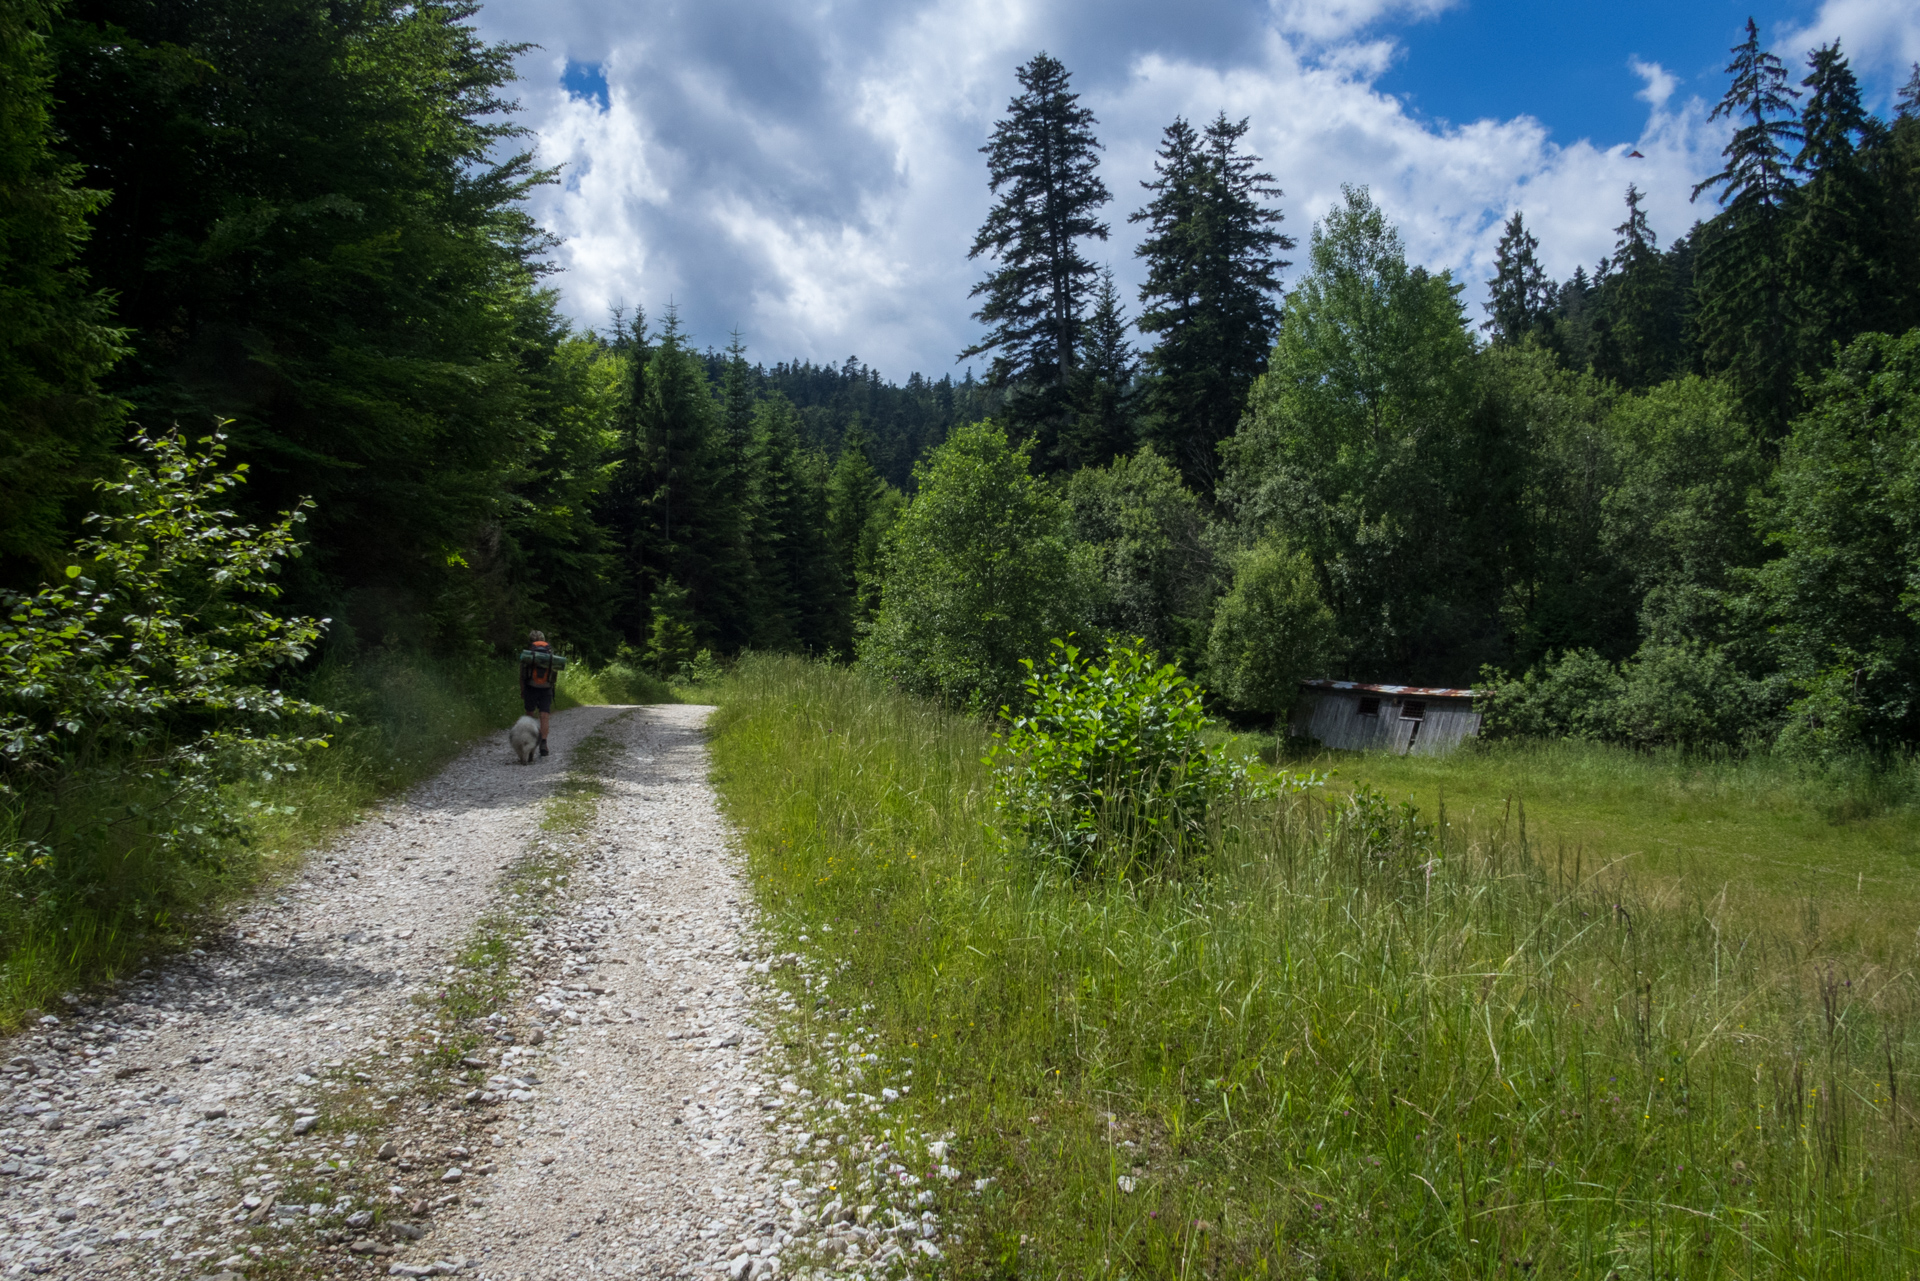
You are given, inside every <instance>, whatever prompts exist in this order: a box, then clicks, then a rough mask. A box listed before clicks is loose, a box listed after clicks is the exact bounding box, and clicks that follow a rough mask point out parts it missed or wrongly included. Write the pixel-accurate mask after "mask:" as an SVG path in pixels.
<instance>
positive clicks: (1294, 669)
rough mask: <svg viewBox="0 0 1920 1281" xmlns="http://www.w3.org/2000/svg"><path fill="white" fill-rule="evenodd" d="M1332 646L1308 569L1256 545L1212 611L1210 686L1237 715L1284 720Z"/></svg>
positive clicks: (1264, 544)
mask: <svg viewBox="0 0 1920 1281" xmlns="http://www.w3.org/2000/svg"><path fill="white" fill-rule="evenodd" d="M1333 640H1334V625H1333V611H1332V610H1330V609H1328V608H1327V606H1326V603H1325V602H1324V601H1322V600H1321V599H1320V587H1319V584H1318V583H1316V582H1315V581H1314V577H1313V565H1312V563H1311V562H1310V561H1308V560H1307V558H1306V557H1305V556H1304V555H1302V554H1301V553H1299V552H1297V551H1294V550H1293V549H1292V548H1290V547H1288V546H1287V545H1286V544H1285V543H1280V542H1272V541H1268V540H1264V539H1263V540H1262V541H1261V542H1259V543H1258V544H1256V545H1255V546H1254V547H1253V548H1252V549H1251V550H1249V551H1247V552H1244V553H1242V554H1241V556H1240V557H1239V559H1238V560H1237V561H1236V562H1235V564H1234V568H1233V588H1232V590H1230V591H1229V592H1228V593H1227V594H1226V596H1225V597H1224V598H1223V599H1222V600H1221V601H1220V604H1219V606H1218V607H1217V608H1216V609H1215V610H1214V614H1213V633H1212V635H1211V636H1210V637H1209V639H1208V642H1207V667H1208V669H1209V672H1210V675H1211V677H1212V680H1213V687H1214V689H1215V690H1216V691H1218V692H1219V693H1220V695H1221V696H1222V697H1223V698H1225V699H1226V700H1227V702H1228V703H1229V704H1230V705H1231V706H1233V707H1234V708H1236V709H1237V710H1239V711H1243V712H1250V713H1254V714H1257V715H1262V716H1285V715H1286V714H1287V712H1288V711H1290V710H1291V709H1292V707H1293V702H1294V699H1295V698H1296V697H1297V696H1298V695H1299V692H1300V681H1301V679H1302V678H1304V677H1307V676H1311V675H1313V674H1314V672H1315V671H1316V670H1318V669H1319V668H1320V666H1321V665H1322V664H1323V663H1324V662H1325V661H1326V659H1327V655H1328V651H1329V650H1330V649H1331V647H1332V645H1333Z"/></svg>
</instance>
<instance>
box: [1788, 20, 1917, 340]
mask: <svg viewBox="0 0 1920 1281" xmlns="http://www.w3.org/2000/svg"><path fill="white" fill-rule="evenodd" d="M1807 61H1808V67H1809V70H1808V74H1807V77H1806V79H1805V80H1803V81H1801V84H1802V85H1803V86H1804V87H1805V88H1806V90H1807V105H1806V109H1805V110H1804V111H1803V112H1802V113H1801V116H1800V124H1801V133H1802V137H1803V143H1802V146H1801V148H1800V154H1799V155H1798V156H1796V157H1795V158H1794V168H1795V169H1797V170H1798V171H1799V172H1800V173H1801V174H1803V175H1805V179H1806V181H1805V185H1804V186H1802V187H1801V189H1800V191H1799V193H1798V198H1797V199H1796V200H1795V201H1794V203H1793V208H1792V212H1793V217H1792V220H1791V224H1790V226H1789V229H1788V232H1787V236H1786V260H1787V272H1788V281H1789V283H1788V300H1789V305H1790V307H1791V316H1792V322H1793V327H1794V345H1795V348H1796V353H1797V355H1798V357H1799V368H1800V371H1801V372H1803V373H1813V372H1815V371H1816V370H1818V369H1820V368H1822V367H1824V366H1826V365H1827V364H1828V363H1829V362H1830V361H1831V358H1832V353H1833V351H1834V349H1835V347H1836V346H1844V345H1845V344H1847V343H1850V342H1852V341H1853V339H1854V338H1855V337H1856V336H1858V335H1859V334H1861V333H1864V332H1866V331H1868V330H1891V329H1892V327H1893V325H1894V324H1896V323H1897V320H1898V318H1899V317H1900V315H1901V313H1902V312H1903V311H1904V310H1905V309H1904V307H1902V306H1901V305H1900V303H1901V302H1902V301H1904V300H1903V299H1901V298H1900V297H1899V294H1900V293H1901V292H1902V291H1900V290H1899V289H1898V288H1897V285H1896V278H1897V276H1898V272H1897V269H1896V266H1895V264H1894V262H1893V260H1892V252H1891V250H1892V244H1893V239H1894V235H1893V232H1894V229H1893V228H1892V226H1891V225H1890V223H1891V220H1890V217H1889V215H1890V212H1891V211H1890V209H1889V203H1890V202H1889V200H1888V194H1889V193H1888V192H1887V190H1886V187H1885V185H1884V180H1883V174H1884V172H1885V169H1884V166H1879V165H1871V166H1870V164H1869V157H1868V156H1867V155H1866V154H1865V153H1866V152H1867V151H1868V150H1871V149H1873V148H1875V147H1876V145H1877V144H1878V143H1879V142H1880V141H1881V134H1882V126H1881V125H1880V123H1879V122H1878V121H1876V120H1874V119H1873V117H1872V116H1870V115H1869V114H1868V113H1867V110H1866V108H1865V107H1864V106H1863V105H1862V104H1861V101H1860V83H1859V81H1858V80H1857V79H1856V78H1855V77H1854V74H1853V69H1852V67H1851V66H1849V65H1848V63H1847V59H1846V57H1845V56H1844V55H1843V54H1842V53H1841V52H1840V45H1839V42H1837V41H1836V42H1835V43H1833V44H1831V45H1823V46H1821V47H1820V48H1818V49H1815V50H1814V51H1813V52H1812V53H1811V54H1810V55H1809V56H1808V59H1807ZM1877 171H1878V172H1877Z"/></svg>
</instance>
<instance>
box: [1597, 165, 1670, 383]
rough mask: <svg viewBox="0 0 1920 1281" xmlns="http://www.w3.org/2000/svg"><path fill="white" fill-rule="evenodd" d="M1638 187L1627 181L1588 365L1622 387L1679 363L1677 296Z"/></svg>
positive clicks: (1657, 377)
mask: <svg viewBox="0 0 1920 1281" xmlns="http://www.w3.org/2000/svg"><path fill="white" fill-rule="evenodd" d="M1641 199H1642V194H1641V191H1640V189H1639V188H1638V187H1636V186H1634V185H1633V184H1631V183H1629V184H1628V185H1627V219H1626V221H1625V222H1623V223H1621V224H1620V225H1619V226H1618V227H1615V228H1614V229H1613V230H1614V234H1615V236H1617V237H1618V239H1617V240H1616V241H1615V242H1614V249H1613V258H1612V259H1611V262H1610V264H1609V265H1610V272H1609V274H1608V275H1607V278H1606V279H1605V280H1604V281H1603V282H1602V284H1601V316H1600V318H1599V320H1598V322H1597V323H1596V326H1595V334H1594V345H1593V371H1594V372H1595V373H1596V374H1599V375H1600V376H1601V377H1602V378H1611V379H1612V380H1614V381H1615V382H1617V383H1619V384H1621V385H1622V386H1625V387H1632V388H1636V389H1642V388H1647V387H1651V386H1653V385H1654V384H1655V383H1657V382H1659V381H1661V380H1662V379H1664V378H1666V377H1667V376H1668V375H1670V374H1671V373H1672V372H1673V371H1674V368H1675V366H1676V365H1677V364H1678V363H1679V357H1680V327H1679V319H1680V313H1679V306H1678V298H1677V297H1676V295H1675V292H1674V288H1673V276H1672V270H1671V268H1670V266H1669V264H1668V262H1667V259H1666V257H1665V256H1664V255H1663V254H1661V252H1660V246H1659V242H1658V239H1657V238H1656V237H1655V235H1654V232H1653V227H1652V225H1651V224H1649V223H1648V221H1647V213H1646V210H1644V209H1642V208H1641V207H1640V201H1641Z"/></svg>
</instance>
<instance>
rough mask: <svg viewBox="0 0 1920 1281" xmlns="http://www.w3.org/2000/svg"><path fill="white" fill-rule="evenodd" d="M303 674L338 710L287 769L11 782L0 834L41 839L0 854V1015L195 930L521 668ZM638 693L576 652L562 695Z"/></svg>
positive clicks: (645, 694)
mask: <svg viewBox="0 0 1920 1281" xmlns="http://www.w3.org/2000/svg"><path fill="white" fill-rule="evenodd" d="M298 685H299V688H300V692H301V694H302V695H303V696H305V697H308V698H311V699H313V700H315V701H317V702H320V703H323V704H325V705H326V706H328V707H331V708H334V709H336V710H338V711H342V712H345V713H347V720H346V721H345V722H344V723H343V724H342V725H341V727H340V728H339V731H338V732H337V733H336V734H334V735H333V736H332V745H331V746H330V747H328V748H326V749H324V750H319V751H315V752H311V753H308V754H307V756H306V757H305V759H304V761H303V763H302V766H301V768H300V769H299V770H298V771H296V772H294V773H292V774H289V775H285V776H282V777H278V778H275V779H273V780H272V781H270V782H263V781H261V780H258V779H240V780H236V781H234V782H232V783H230V784H228V785H226V786H225V787H223V788H222V789H221V790H220V791H219V792H218V793H217V794H212V795H208V796H205V797H200V798H194V800H195V803H190V804H185V805H183V804H182V803H181V802H180V799H179V798H177V797H174V796H172V795H171V794H170V793H169V791H168V788H169V786H170V785H169V784H168V783H167V782H166V781H165V780H162V779H155V778H152V777H148V776H147V775H146V774H144V773H143V771H142V770H141V769H140V768H139V766H138V763H137V762H135V761H130V760H128V761H115V760H104V761H98V762H91V763H86V764H84V765H83V766H80V767H77V768H75V769H73V770H72V771H70V772H69V773H68V774H67V775H66V776H65V777H64V778H63V779H62V780H61V781H60V782H59V784H58V786H57V787H50V788H47V789H43V790H40V791H22V792H20V793H17V794H15V795H13V796H11V797H8V798H6V804H5V807H4V808H0V837H4V838H5V840H4V841H3V842H0V844H4V845H5V847H6V848H15V847H18V846H19V845H21V843H22V842H21V840H20V838H21V837H23V836H24V837H27V838H29V839H31V841H32V842H33V844H34V845H35V846H36V847H39V848H43V849H45V850H46V851H48V854H47V856H46V857H44V858H41V859H39V860H37V861H27V860H19V861H15V862H12V863H9V864H5V865H0V1027H4V1026H10V1025H12V1024H15V1023H17V1022H19V1020H20V1019H21V1018H22V1017H24V1016H25V1015H27V1014H29V1013H31V1012H32V1011H34V1010H37V1009H42V1008H45V1007H46V1006H47V1005H48V1004H49V1002H51V1001H53V1000H54V999H56V998H57V997H58V996H59V995H61V994H62V993H64V992H66V991H68V990H69V989H70V988H73V987H75V986H84V985H86V984H88V983H94V982H99V981H102V980H106V979H111V978H112V977H113V976H115V975H116V974H120V973H124V972H126V971H128V970H130V969H135V968H138V967H139V966H140V965H141V964H143V963H144V962H145V961H146V959H147V958H149V957H150V956H153V955H155V954H157V953H160V952H163V951H165V950H168V949H170V948H177V947H181V946H185V945H188V944H190V943H191V942H192V941H193V939H194V936H195V934H196V932H197V931H199V930H201V929H203V928H204V926H205V924H206V922H207V921H208V919H209V918H210V917H211V916H212V915H213V914H216V913H217V912H219V911H220V910H221V908H222V907H223V906H224V905H226V904H228V903H230V902H231V901H232V900H234V899H235V898H236V897H238V896H240V895H242V894H245V893H246V892H248V891H249V890H251V889H253V888H254V887H256V886H257V885H258V884H259V883H260V882H261V880H262V879H263V878H266V877H271V876H272V875H274V874H275V872H276V871H277V870H280V869H282V868H284V867H285V866H286V865H287V864H289V863H290V862H292V861H294V860H296V859H298V858H299V856H301V855H302V854H303V853H304V852H305V851H306V850H308V849H310V848H312V847H313V846H314V845H316V844H318V843H319V842H321V841H323V840H324V839H326V837H327V836H328V835H329V834H330V833H332V832H333V831H335V830H337V829H338V828H340V827H341V826H343V825H345V824H347V823H351V822H353V821H354V820H356V819H357V818H359V817H360V815H361V814H362V812H363V811H364V810H365V808H366V807H367V806H369V805H371V804H374V803H375V802H377V801H380V800H381V799H383V798H385V797H388V796H391V795H393V794H395V793H396V792H399V791H402V790H404V789H406V788H407V787H410V786H412V785H413V784H414V783H417V782H419V781H420V780H422V779H424V778H426V777H428V776H430V775H432V774H433V773H435V772H436V771H438V770H439V769H441V768H442V767H443V766H444V765H445V764H446V763H447V762H448V761H449V760H450V759H452V757H453V756H454V755H456V754H457V753H458V752H460V751H461V750H462V749H463V748H465V747H466V746H467V745H468V744H470V743H471V742H472V741H473V740H474V739H475V738H476V737H479V736H481V735H486V734H495V733H499V732H500V731H501V730H503V729H504V728H505V727H506V726H507V725H509V724H511V723H512V722H513V720H514V718H515V717H517V716H519V715H520V713H521V707H520V696H519V685H518V676H517V670H516V668H515V667H514V665H513V664H512V663H510V662H502V661H498V660H488V659H475V660H471V661H465V662H450V661H446V660H436V659H432V658H428V657H422V656H419V655H413V654H403V653H395V652H389V651H377V652H374V653H370V654H367V655H364V656H362V657H361V658H360V659H358V660H357V661H353V662H333V663H327V664H324V665H322V666H321V667H320V668H319V669H317V670H316V671H314V672H313V673H310V674H308V675H306V676H304V677H303V678H301V679H300V681H299V682H298ZM640 701H645V702H671V701H673V695H672V694H671V692H669V691H668V690H667V688H666V687H665V686H664V685H662V684H661V683H660V682H658V681H656V680H653V679H652V678H651V677H647V676H645V675H642V674H639V673H635V672H633V671H631V670H629V669H625V668H619V667H607V668H601V669H599V670H597V671H596V670H593V669H591V668H588V667H586V666H584V665H580V664H576V665H575V666H573V667H570V668H569V669H568V672H567V675H566V676H564V677H563V678H562V680H561V683H560V686H559V688H558V691H557V697H556V706H557V707H560V708H565V707H570V706H574V705H576V704H579V703H588V702H593V703H597V702H640ZM101 815H113V816H116V817H115V818H114V820H113V821H111V822H108V823H105V824H101V823H99V822H97V821H95V820H96V819H97V817H98V816H101Z"/></svg>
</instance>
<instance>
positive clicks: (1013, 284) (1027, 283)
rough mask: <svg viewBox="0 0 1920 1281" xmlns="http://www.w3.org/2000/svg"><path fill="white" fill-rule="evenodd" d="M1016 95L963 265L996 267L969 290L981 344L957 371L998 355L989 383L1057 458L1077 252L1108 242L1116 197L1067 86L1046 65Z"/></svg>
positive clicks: (1077, 281)
mask: <svg viewBox="0 0 1920 1281" xmlns="http://www.w3.org/2000/svg"><path fill="white" fill-rule="evenodd" d="M1016 74H1017V76H1018V77H1019V80H1020V86H1021V89H1022V91H1023V92H1022V93H1021V94H1020V95H1019V96H1018V97H1016V98H1014V99H1013V101H1012V102H1011V103H1009V104H1008V107H1007V115H1006V118H1005V119H1003V120H1001V121H1000V123H999V124H997V125H995V126H994V130H993V140H992V141H991V142H989V143H987V145H986V146H984V147H982V148H981V149H980V150H981V151H982V152H983V153H985V155H986V157H987V177H988V183H989V186H990V187H991V188H992V190H993V192H994V194H995V195H996V196H998V197H999V199H998V201H997V202H996V203H995V204H994V206H993V209H992V210H991V211H990V212H989V213H988V214H987V220H986V221H985V222H984V223H982V224H981V226H980V231H979V234H977V235H976V236H975V237H974V241H973V248H972V249H971V250H969V251H968V253H967V257H968V258H970V259H972V258H979V257H982V256H985V257H987V258H989V259H991V260H992V261H993V263H994V264H995V265H994V267H993V269H992V271H991V272H990V273H989V274H988V275H987V277H986V278H985V279H984V280H982V281H981V282H980V283H979V284H977V285H975V286H974V287H973V292H972V295H971V296H972V297H975V298H980V299H982V300H983V301H982V302H981V304H980V310H979V311H977V312H975V313H974V319H976V320H978V321H979V322H980V323H981V324H983V325H985V326H987V335H986V337H984V338H982V339H981V340H980V341H979V342H977V343H975V344H974V345H973V346H971V347H968V348H967V349H966V350H965V351H963V352H961V353H960V357H959V358H960V359H962V360H965V359H967V358H968V357H970V356H978V355H982V354H984V353H987V352H992V353H994V358H993V365H992V370H991V373H990V374H989V381H990V383H991V384H992V385H993V386H995V387H999V388H1006V389H1009V390H1010V391H1011V392H1012V393H1013V394H1012V395H1011V396H1010V397H1009V401H1008V409H1009V413H1010V416H1011V417H1013V418H1014V420H1015V422H1016V424H1017V425H1018V426H1019V427H1020V428H1021V429H1022V430H1023V431H1024V432H1027V433H1030V434H1033V435H1035V436H1038V437H1039V438H1040V444H1041V446H1042V453H1043V454H1045V453H1047V452H1050V451H1051V450H1052V448H1053V447H1054V445H1055V443H1056V440H1057V436H1058V433H1059V430H1060V428H1061V426H1062V425H1063V423H1064V421H1065V419H1066V416H1067V413H1068V408H1069V400H1070V386H1069V384H1070V381H1071V378H1072V372H1073V368H1074V365H1075V364H1076V358H1077V353H1078V349H1079V340H1080V326H1081V321H1082V318H1083V316H1084V315H1085V312H1086V302H1087V295H1088V293H1089V292H1090V291H1091V289H1092V287H1093V278H1094V276H1095V274H1096V272H1097V270H1098V269H1097V268H1096V267H1095V266H1094V265H1093V264H1092V263H1091V262H1089V261H1087V259H1086V258H1085V256H1083V255H1082V253H1081V252H1080V243H1081V242H1082V241H1084V240H1089V239H1092V240H1105V239H1106V238H1107V234H1108V227H1107V224H1106V223H1104V222H1101V221H1100V220H1099V218H1098V217H1097V216H1096V211H1097V210H1098V209H1099V208H1100V207H1101V206H1102V205H1104V204H1106V203H1107V201H1108V200H1110V199H1111V198H1112V197H1111V195H1110V193H1109V192H1108V191H1107V187H1106V184H1105V183H1103V182H1101V181H1100V176H1099V173H1098V172H1097V170H1098V167H1099V156H1098V155H1097V153H1098V151H1099V150H1100V143H1099V141H1098V140H1097V139H1096V138H1095V137H1094V134H1093V126H1094V125H1095V124H1097V123H1098V122H1097V121H1096V120H1095V119H1094V116H1093V112H1092V111H1090V110H1088V109H1087V108H1085V107H1082V106H1081V105H1080V96H1079V95H1078V94H1076V93H1073V92H1071V91H1070V90H1069V88H1068V82H1069V80H1070V76H1069V75H1068V72H1067V69H1066V67H1064V66H1062V65H1061V63H1060V62H1059V60H1058V59H1056V58H1053V57H1051V56H1049V55H1048V54H1045V53H1040V54H1036V55H1034V58H1033V60H1032V61H1030V62H1028V63H1027V64H1026V65H1025V66H1023V67H1021V68H1020V69H1019V71H1018V72H1017V73H1016Z"/></svg>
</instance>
